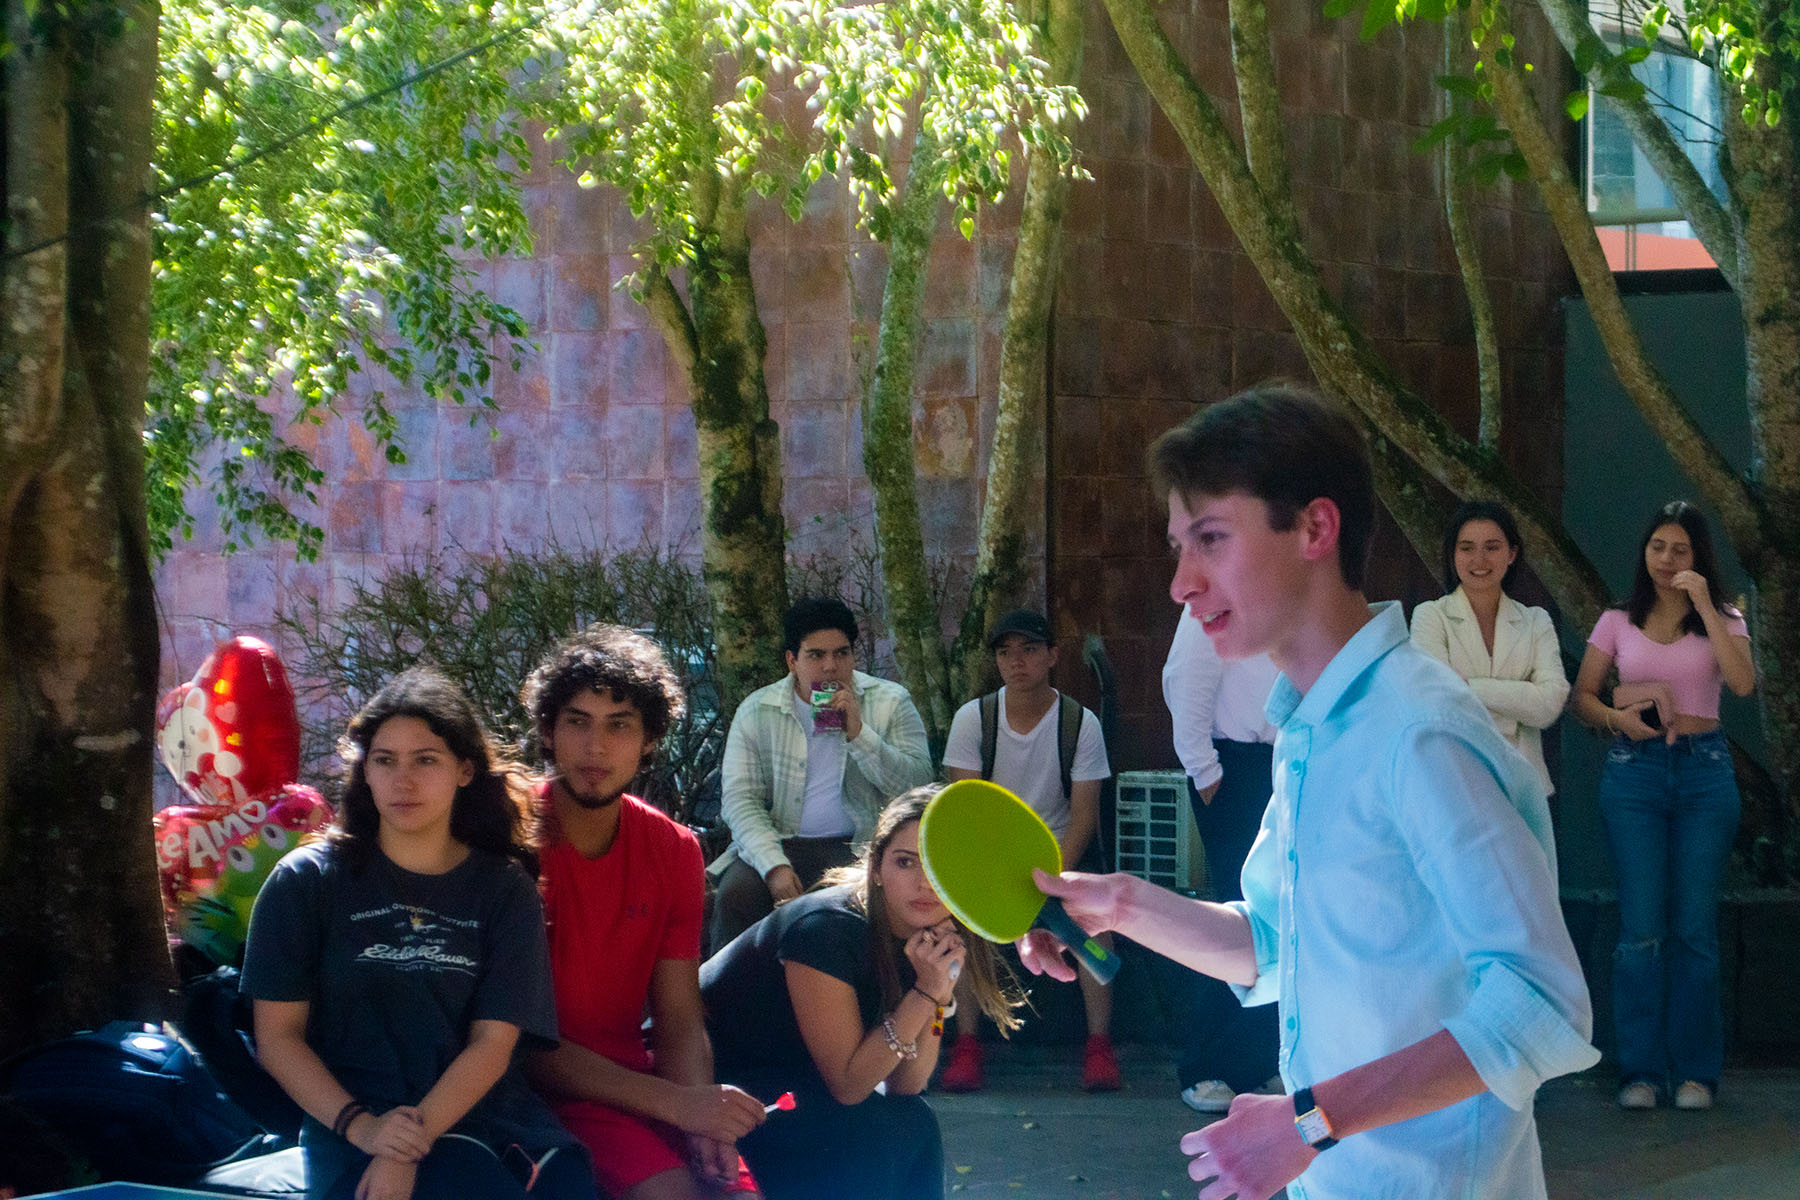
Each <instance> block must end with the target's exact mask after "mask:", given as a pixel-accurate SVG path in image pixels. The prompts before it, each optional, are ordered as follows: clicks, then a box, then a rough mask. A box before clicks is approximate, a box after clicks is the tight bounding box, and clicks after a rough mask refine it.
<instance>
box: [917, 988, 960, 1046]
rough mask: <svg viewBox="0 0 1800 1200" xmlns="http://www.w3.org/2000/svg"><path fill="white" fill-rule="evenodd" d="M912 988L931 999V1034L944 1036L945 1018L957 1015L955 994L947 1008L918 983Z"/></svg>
mask: <svg viewBox="0 0 1800 1200" xmlns="http://www.w3.org/2000/svg"><path fill="white" fill-rule="evenodd" d="M911 990H912V991H915V992H917V993H919V995H921V996H923V997H925V998H926V999H927V1000H929V1001H931V1036H932V1037H943V1036H944V1018H945V1017H953V1016H955V1015H956V997H955V996H954V995H952V996H951V997H950V1006H949V1007H948V1008H946V1007H944V1006H943V1005H942V1004H939V1003H938V998H937V997H936V996H934V995H932V994H931V993H930V992H928V991H926V990H925V989H924V988H922V987H920V986H919V985H918V984H916V983H915V984H913V985H912V989H911Z"/></svg>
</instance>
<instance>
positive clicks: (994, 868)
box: [919, 779, 1119, 983]
mask: <svg viewBox="0 0 1800 1200" xmlns="http://www.w3.org/2000/svg"><path fill="white" fill-rule="evenodd" d="M919 858H920V859H921V860H922V861H923V862H924V864H925V875H926V877H927V878H929V879H930V880H931V886H932V887H933V888H935V889H936V890H937V894H938V898H939V899H940V900H942V901H943V902H944V905H945V906H946V907H947V908H949V910H950V911H951V912H952V913H954V914H956V919H957V920H959V921H961V922H962V923H963V924H964V925H967V926H968V927H969V929H970V930H971V931H973V932H974V933H976V934H978V935H980V936H981V937H984V938H986V939H987V940H988V941H990V942H1012V941H1017V940H1018V939H1019V938H1021V937H1023V936H1025V931H1026V930H1028V929H1030V928H1031V927H1032V926H1033V925H1040V926H1042V927H1043V928H1045V929H1047V930H1049V931H1050V932H1051V933H1052V934H1054V935H1056V937H1057V938H1058V939H1059V940H1061V942H1062V944H1063V945H1065V946H1067V947H1069V949H1071V950H1073V951H1074V952H1075V957H1076V958H1078V959H1080V960H1081V964H1082V965H1083V966H1085V967H1086V968H1087V969H1088V971H1089V972H1091V973H1092V974H1093V976H1094V978H1095V979H1098V980H1099V981H1100V982H1101V983H1107V982H1109V981H1111V979H1112V977H1113V976H1114V975H1117V974H1118V973H1119V959H1118V956H1117V955H1115V954H1113V953H1112V952H1111V951H1109V950H1108V949H1107V948H1106V947H1105V946H1102V945H1101V944H1100V943H1099V942H1097V941H1095V940H1094V939H1093V938H1092V937H1090V936H1088V934H1087V933H1086V932H1085V931H1084V930H1083V929H1082V928H1081V927H1080V926H1079V925H1077V924H1075V922H1074V920H1073V919H1072V918H1071V917H1070V916H1069V914H1068V913H1067V912H1064V911H1063V906H1062V901H1060V900H1058V899H1057V898H1056V897H1054V896H1046V895H1045V894H1044V893H1043V892H1040V891H1039V890H1038V887H1037V884H1035V883H1033V882H1032V879H1031V869H1032V868H1033V867H1042V868H1043V869H1044V870H1045V871H1047V872H1048V873H1050V874H1051V875H1055V874H1057V873H1058V872H1059V871H1061V870H1062V849H1061V847H1059V846H1058V845H1057V844H1056V835H1055V834H1053V833H1051V832H1050V827H1049V826H1048V825H1046V824H1044V819H1043V818H1042V817H1040V816H1038V815H1037V813H1035V812H1033V811H1032V810H1031V806H1030V805H1028V804H1026V803H1025V802H1024V801H1023V800H1021V799H1019V798H1018V797H1017V796H1015V795H1013V794H1012V793H1011V792H1009V791H1007V790H1006V789H1005V788H1003V787H1001V786H1000V785H999V784H997V783H989V782H987V781H986V780H983V779H960V780H958V781H957V782H955V783H952V784H950V785H949V786H948V787H946V788H945V789H944V790H943V791H941V792H939V793H938V794H937V796H936V797H935V798H934V799H933V800H932V801H931V803H930V804H928V805H927V806H926V807H925V815H924V816H923V817H921V818H920V820H919Z"/></svg>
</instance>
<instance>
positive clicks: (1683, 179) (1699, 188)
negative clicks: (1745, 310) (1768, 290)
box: [1536, 0, 1738, 288]
mask: <svg viewBox="0 0 1800 1200" xmlns="http://www.w3.org/2000/svg"><path fill="white" fill-rule="evenodd" d="M1536 3H1537V6H1538V8H1540V9H1541V10H1543V13H1544V16H1545V17H1546V18H1548V19H1549V21H1550V28H1551V29H1552V30H1554V31H1555V32H1556V40H1557V41H1559V42H1561V43H1562V45H1563V49H1564V50H1567V51H1568V52H1569V55H1570V56H1571V57H1573V56H1574V54H1575V48H1576V46H1578V45H1580V44H1581V42H1582V41H1583V40H1584V39H1586V38H1595V39H1596V40H1598V35H1596V34H1595V33H1594V30H1593V27H1592V26H1591V25H1589V24H1588V17H1587V9H1586V6H1585V5H1583V4H1581V3H1580V2H1579V0H1536ZM1615 57H1617V56H1616V55H1614V54H1613V52H1612V50H1611V49H1609V48H1608V47H1607V46H1606V45H1605V43H1601V45H1600V47H1599V49H1598V51H1597V54H1596V57H1595V60H1594V65H1593V66H1592V67H1591V68H1590V69H1589V70H1588V80H1589V82H1591V83H1593V84H1594V85H1595V86H1596V87H1598V86H1600V85H1601V84H1603V83H1604V82H1605V81H1606V68H1607V64H1608V63H1610V62H1612V61H1613V59H1614V58H1615ZM1602 99H1603V100H1605V101H1606V103H1608V104H1611V105H1612V106H1613V111H1615V112H1617V113H1618V114H1619V118H1620V119H1621V120H1623V121H1624V122H1625V128H1626V129H1628V130H1630V131H1631V140H1632V141H1633V142H1634V143H1636V145H1637V148H1638V149H1639V150H1641V151H1643V154H1644V157H1645V158H1647V159H1649V160H1650V165H1651V166H1653V167H1655V168H1656V173H1657V174H1658V175H1660V176H1661V177H1662V181H1663V183H1665V184H1667V185H1668V188H1669V191H1670V193H1671V194H1673V195H1674V197H1675V203H1676V204H1677V205H1679V206H1680V208H1681V211H1682V212H1683V213H1685V214H1687V219H1688V224H1690V225H1692V226H1693V227H1694V233H1695V234H1696V235H1697V236H1698V237H1699V239H1700V244H1701V245H1702V246H1705V247H1706V252H1707V253H1708V254H1710V255H1712V260H1713V261H1714V262H1715V263H1717V264H1718V265H1719V270H1720V272H1721V273H1723V274H1724V276H1725V281H1726V282H1727V283H1729V284H1730V285H1731V286H1732V287H1734V288H1735V287H1736V286H1737V275H1738V257H1737V233H1736V230H1735V229H1734V228H1733V227H1732V219H1731V215H1730V214H1729V213H1728V212H1726V210H1725V206H1724V205H1723V204H1721V203H1720V202H1719V198H1718V197H1717V196H1715V195H1713V194H1712V191H1711V189H1709V188H1708V187H1707V186H1706V181H1705V180H1704V179H1702V178H1700V172H1699V171H1698V170H1697V169H1696V168H1695V166H1694V163H1693V160H1692V159H1690V158H1689V157H1688V156H1687V153H1686V152H1685V151H1684V150H1682V148H1681V147H1680V146H1679V145H1678V144H1677V143H1676V141H1675V138H1674V135H1673V134H1672V133H1671V132H1670V130H1669V126H1668V123H1667V122H1665V121H1664V120H1663V119H1662V118H1661V117H1659V116H1657V115H1656V110H1655V109H1654V108H1652V107H1651V105H1650V102H1649V101H1648V100H1646V99H1644V98H1643V97H1642V96H1639V97H1637V98H1636V99H1633V100H1621V99H1617V98H1614V97H1612V96H1605V97H1602Z"/></svg>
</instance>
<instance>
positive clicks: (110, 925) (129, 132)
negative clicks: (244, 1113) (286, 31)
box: [0, 3, 173, 1057]
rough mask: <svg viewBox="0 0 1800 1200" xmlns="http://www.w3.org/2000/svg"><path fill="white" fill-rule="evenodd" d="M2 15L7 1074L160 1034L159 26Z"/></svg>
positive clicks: (0, 771)
mask: <svg viewBox="0 0 1800 1200" xmlns="http://www.w3.org/2000/svg"><path fill="white" fill-rule="evenodd" d="M100 7H101V8H103V9H110V6H100ZM7 12H8V30H7V34H8V37H9V38H10V39H11V41H12V42H13V48H12V50H11V52H10V53H9V54H8V56H7V58H6V60H5V63H4V67H5V79H6V93H5V100H4V104H3V105H0V113H4V115H5V122H6V148H5V158H4V167H5V170H4V172H3V177H4V179H5V186H6V216H7V218H8V220H9V221H10V223H11V227H10V229H8V231H7V236H6V252H7V255H8V257H7V258H6V259H5V260H4V262H3V264H0V309H3V311H4V313H5V320H4V321H3V322H0V377H4V378H6V379H7V380H8V381H9V382H8V385H7V389H6V391H5V393H4V394H0V422H3V424H4V430H3V431H0V479H3V480H4V484H3V485H0V486H3V487H4V491H3V492H0V497H3V503H4V506H5V507H4V509H3V510H0V755H3V756H4V761H3V762H0V911H3V912H5V913H6V914H7V918H6V920H5V921H4V922H0V962H4V963H6V964H8V969H7V970H6V971H5V972H4V973H0V1057H4V1056H5V1055H6V1054H8V1053H9V1052H11V1051H13V1050H15V1049H18V1048H20V1047H22V1046H26V1045H30V1044H32V1043H35V1042H38V1041H41V1040H43V1039H46V1038H50V1037H54V1036H57V1035H60V1034H64V1033H68V1032H71V1031H73V1030H75V1029H80V1028H84V1027H91V1026H94V1025H96V1024H100V1023H102V1022H105V1021H107V1020H111V1019H115V1018H120V1017H135V1018H156V1017H160V1016H161V1015H162V1014H163V1012H164V1011H165V1009H166V1007H167V1005H168V1002H169V999H170V988H171V986H172V983H173V976H172V972H171V970H170V964H169V958H168V945H167V941H166V938H165V934H164V930H163V922H162V905H161V897H160V893H159V890H158V886H157V875H156V863H155V856H154V854H153V851H152V843H151V833H150V814H151V795H150V774H151V770H152V762H151V750H150V747H151V744H152V724H153V719H154V713H155V706H156V683H157V652H158V643H157V630H156V620H155V601H154V597H153V595H152V591H151V582H150V567H149V558H148V552H147V538H146V534H145V513H144V458H143V421H144V403H145V393H146V383H147V371H148V351H149V328H150V324H149V297H150V245H149V238H148V233H147V228H146V222H145V214H144V208H143V204H142V196H143V192H144V188H145V185H146V183H147V181H148V178H149V157H150V145H151V97H152V94H153V90H154V84H155V74H156V9H155V6H154V5H153V4H149V3H142V4H132V5H128V6H127V8H126V11H125V13H124V20H123V22H122V23H120V24H118V25H117V27H114V26H113V25H109V24H106V23H105V21H104V17H105V16H106V15H110V14H108V13H101V14H97V15H96V16H95V18H94V20H93V26H94V27H92V28H88V27H86V25H85V24H84V23H82V22H80V21H79V20H70V19H66V18H61V17H59V16H57V15H54V14H53V10H50V9H48V8H40V10H39V13H38V19H37V22H36V24H35V25H34V24H33V23H32V22H30V21H28V20H27V19H26V18H25V17H24V15H23V13H22V12H21V6H20V5H16V4H14V5H9V6H8V9H7ZM65 233H67V234H69V235H70V236H69V238H68V240H67V241H62V242H54V243H53V244H48V245H45V244H44V243H46V242H49V241H50V240H51V239H55V238H57V237H59V236H60V235H63V234H65ZM29 247H40V248H37V249H33V250H31V251H30V252H28V253H21V254H19V256H18V257H12V255H14V254H15V253H16V252H20V251H24V250H26V249H27V248H29Z"/></svg>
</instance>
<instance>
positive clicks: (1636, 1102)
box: [1619, 1079, 1711, 1108]
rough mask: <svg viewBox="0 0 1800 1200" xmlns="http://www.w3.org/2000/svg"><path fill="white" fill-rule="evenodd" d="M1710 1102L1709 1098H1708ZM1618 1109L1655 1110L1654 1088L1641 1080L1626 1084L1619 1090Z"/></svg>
mask: <svg viewBox="0 0 1800 1200" xmlns="http://www.w3.org/2000/svg"><path fill="white" fill-rule="evenodd" d="M1708 1099H1709V1100H1710V1099H1711V1097H1708ZM1619 1107H1620V1108H1655V1107H1656V1088H1654V1087H1653V1086H1651V1085H1650V1084H1648V1083H1645V1082H1644V1081H1643V1080H1641V1079H1640V1080H1639V1081H1638V1082H1636V1083H1628V1084H1626V1085H1625V1086H1624V1087H1622V1088H1620V1089H1619Z"/></svg>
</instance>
